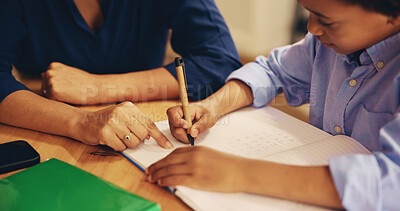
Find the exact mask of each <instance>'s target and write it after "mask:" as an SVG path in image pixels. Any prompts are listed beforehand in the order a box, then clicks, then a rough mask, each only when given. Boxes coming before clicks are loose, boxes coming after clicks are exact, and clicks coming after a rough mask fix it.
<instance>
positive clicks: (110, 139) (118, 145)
mask: <svg viewBox="0 0 400 211" xmlns="http://www.w3.org/2000/svg"><path fill="white" fill-rule="evenodd" d="M99 143H100V144H103V145H107V146H109V147H111V148H113V149H114V150H115V151H122V150H124V149H126V145H125V144H124V143H123V142H122V141H121V139H119V137H118V136H117V135H116V134H114V135H111V134H110V135H108V136H105V137H103V138H102V140H100V142H99Z"/></svg>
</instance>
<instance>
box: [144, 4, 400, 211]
mask: <svg viewBox="0 0 400 211" xmlns="http://www.w3.org/2000/svg"><path fill="white" fill-rule="evenodd" d="M299 3H300V4H301V5H302V6H303V7H304V8H306V9H307V10H308V11H309V12H310V18H309V22H308V30H309V34H307V35H306V37H305V38H304V39H303V40H302V41H300V42H299V43H296V44H294V45H291V46H286V47H282V48H277V49H275V50H273V51H272V52H271V54H270V56H269V57H268V58H265V57H262V56H260V57H258V58H257V59H256V61H255V62H253V63H249V64H247V65H245V66H243V67H242V68H240V69H238V70H236V71H235V72H233V73H232V74H231V75H230V76H229V77H228V79H227V81H228V82H227V83H226V84H225V86H224V87H223V88H221V89H220V90H219V91H218V92H217V93H215V94H214V95H212V96H210V97H208V98H207V99H205V100H203V101H201V102H197V103H193V104H192V108H191V112H192V117H193V119H195V122H196V123H195V124H194V125H193V127H192V128H191V130H190V133H191V135H192V136H193V137H196V136H198V134H200V133H202V132H203V131H204V130H206V129H207V128H210V127H212V126H213V125H214V124H215V121H216V119H217V118H218V117H219V116H221V115H224V114H226V113H229V112H231V111H234V110H236V109H238V108H241V107H244V106H248V105H250V104H252V105H253V106H254V107H261V106H264V105H266V104H267V103H268V102H270V101H271V100H272V99H273V98H274V96H275V95H276V94H277V93H280V92H282V91H283V92H284V93H285V96H286V98H287V101H288V102H289V104H290V105H293V106H298V105H301V104H304V103H310V119H309V121H310V123H311V124H312V125H314V126H316V127H318V128H321V129H323V130H325V131H326V132H328V133H331V134H333V135H338V134H344V135H348V136H351V137H353V138H355V139H356V140H358V141H359V142H360V143H362V144H363V145H364V146H365V147H367V148H368V149H369V150H371V151H372V152H373V154H371V155H361V154H351V155H344V156H339V157H334V158H331V159H330V160H329V166H318V167H300V166H289V165H283V164H277V163H271V162H266V161H257V160H251V159H246V158H241V157H236V156H233V155H228V154H225V153H222V152H217V151H214V150H212V149H208V148H205V147H187V148H180V149H177V150H175V151H174V152H172V153H171V154H170V155H168V156H167V157H166V158H164V159H162V160H160V161H159V162H157V163H155V164H153V165H151V166H150V167H149V168H148V169H147V170H146V174H147V175H148V180H149V181H150V182H157V183H158V184H159V185H161V186H170V185H185V186H189V187H192V188H198V189H203V190H209V191H220V192H249V193H256V194H263V195H267V196H273V197H279V198H284V199H289V200H295V201H300V202H306V203H312V204H317V205H322V206H329V207H336V208H341V207H344V208H346V209H349V210H394V209H397V210H398V209H400V203H399V202H398V199H399V198H400V115H399V112H400V106H399V104H400V33H399V31H400V16H399V14H400V1H399V0H381V1H376V0H324V1H320V0H299ZM168 116H169V121H170V126H171V131H172V133H173V134H174V136H175V137H176V138H178V139H179V140H182V141H184V142H188V140H187V138H186V134H185V131H184V129H185V128H187V122H186V121H185V120H183V119H182V116H183V112H182V109H181V107H174V108H171V109H169V110H168Z"/></svg>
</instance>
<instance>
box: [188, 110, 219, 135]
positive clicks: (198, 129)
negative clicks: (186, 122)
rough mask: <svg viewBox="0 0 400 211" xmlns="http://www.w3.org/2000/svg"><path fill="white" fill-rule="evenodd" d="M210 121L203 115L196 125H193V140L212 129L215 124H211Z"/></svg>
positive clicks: (191, 130)
mask: <svg viewBox="0 0 400 211" xmlns="http://www.w3.org/2000/svg"><path fill="white" fill-rule="evenodd" d="M209 121H210V119H209V118H207V115H203V116H202V117H201V118H200V119H199V120H197V122H196V123H194V124H193V125H192V127H191V128H190V135H191V136H192V137H193V138H196V137H197V136H198V135H200V134H201V133H202V132H204V131H205V130H207V129H208V128H210V127H212V126H213V124H210V122H209Z"/></svg>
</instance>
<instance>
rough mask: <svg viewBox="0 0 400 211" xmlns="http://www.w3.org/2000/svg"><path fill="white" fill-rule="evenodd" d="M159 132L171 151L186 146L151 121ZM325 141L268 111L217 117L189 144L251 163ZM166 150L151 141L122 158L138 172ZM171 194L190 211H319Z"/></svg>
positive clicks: (250, 198)
mask: <svg viewBox="0 0 400 211" xmlns="http://www.w3.org/2000/svg"><path fill="white" fill-rule="evenodd" d="M156 125H157V127H158V128H159V129H160V131H161V132H162V133H163V134H164V135H165V136H166V137H167V138H168V139H169V140H171V141H172V143H173V145H174V147H175V148H179V147H186V146H189V145H188V144H183V143H181V142H179V141H177V140H176V139H175V138H174V137H173V136H172V134H171V133H170V131H169V125H168V122H167V121H163V122H157V123H156ZM329 137H331V135H329V134H328V133H325V132H324V131H321V130H319V129H317V128H315V127H313V126H311V125H309V124H307V123H305V122H302V121H300V120H298V119H296V118H294V117H291V116H289V115H287V114H285V113H283V112H280V111H278V110H276V109H274V108H272V107H264V108H260V109H254V108H245V109H241V110H239V111H235V112H233V113H231V114H228V115H226V116H224V117H222V118H221V119H220V120H219V121H218V122H217V124H216V125H215V126H214V127H213V128H211V129H209V130H208V131H206V132H204V133H202V134H201V135H200V136H199V137H198V138H197V139H196V141H195V145H204V146H207V147H210V148H214V149H216V150H220V151H225V152H228V153H231V154H236V155H238V156H244V157H249V158H254V159H265V158H266V157H268V156H271V155H276V154H277V153H279V152H286V151H289V150H291V149H295V148H298V147H300V146H302V145H309V144H311V143H315V142H318V141H320V140H324V139H327V138H329ZM172 151H173V149H171V150H166V149H163V148H161V147H160V146H159V145H158V144H157V143H156V142H155V141H154V140H153V139H150V140H148V141H145V142H144V143H141V144H140V145H139V146H138V147H137V148H135V149H127V150H125V151H124V152H123V153H124V154H125V155H126V156H128V157H130V158H131V159H132V160H134V161H136V162H137V163H138V164H139V165H141V166H142V167H148V166H150V165H151V164H152V163H154V162H156V161H158V160H160V159H162V158H163V157H165V156H167V155H168V154H169V153H170V152H172ZM176 194H177V195H178V196H179V197H181V198H182V200H183V201H185V202H186V203H187V204H188V205H189V206H192V208H194V209H195V210H243V209H242V208H243V207H244V208H246V210H260V209H266V208H267V209H269V210H282V209H284V210H286V209H289V210H291V209H296V210H303V209H305V210H323V209H322V208H319V207H314V206H310V205H305V204H301V203H296V202H291V201H286V200H281V199H275V198H269V197H264V196H258V195H253V194H247V193H233V194H226V193H212V192H205V191H200V190H194V189H191V188H187V187H181V186H179V187H177V192H176Z"/></svg>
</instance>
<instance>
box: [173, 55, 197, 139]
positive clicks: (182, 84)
mask: <svg viewBox="0 0 400 211" xmlns="http://www.w3.org/2000/svg"><path fill="white" fill-rule="evenodd" d="M175 68H176V75H177V76H178V84H179V94H180V98H181V103H182V108H183V117H184V118H185V120H186V121H187V122H188V123H189V126H188V128H187V129H186V132H187V137H188V139H189V142H190V144H191V145H192V146H193V145H194V138H193V137H192V136H191V135H190V128H191V127H192V119H191V118H190V111H189V100H188V96H187V90H186V77H185V74H186V73H185V63H183V59H182V58H180V57H176V58H175Z"/></svg>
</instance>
